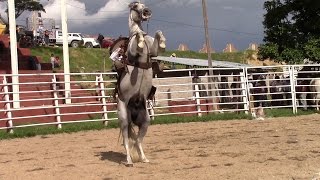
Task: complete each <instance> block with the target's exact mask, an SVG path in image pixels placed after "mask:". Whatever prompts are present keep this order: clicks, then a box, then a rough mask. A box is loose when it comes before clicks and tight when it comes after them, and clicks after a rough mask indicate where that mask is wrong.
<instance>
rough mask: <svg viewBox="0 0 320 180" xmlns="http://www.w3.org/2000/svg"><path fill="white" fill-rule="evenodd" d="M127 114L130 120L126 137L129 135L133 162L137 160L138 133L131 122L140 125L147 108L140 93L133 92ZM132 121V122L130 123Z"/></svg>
mask: <svg viewBox="0 0 320 180" xmlns="http://www.w3.org/2000/svg"><path fill="white" fill-rule="evenodd" d="M128 110H129V113H130V114H129V116H130V118H131V121H130V122H129V124H128V137H129V148H130V156H131V158H132V161H133V162H137V161H139V154H138V147H137V138H138V135H137V133H136V132H135V130H134V128H133V124H135V125H137V126H138V127H140V126H141V125H142V124H143V123H144V121H146V116H147V108H146V99H145V98H144V96H143V95H142V94H135V95H134V96H132V97H131V98H130V100H129V103H128ZM132 123H133V124H132Z"/></svg>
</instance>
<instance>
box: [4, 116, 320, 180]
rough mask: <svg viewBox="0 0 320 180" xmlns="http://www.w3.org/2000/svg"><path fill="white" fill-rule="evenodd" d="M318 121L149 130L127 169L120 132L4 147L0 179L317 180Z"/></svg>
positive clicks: (319, 172)
mask: <svg viewBox="0 0 320 180" xmlns="http://www.w3.org/2000/svg"><path fill="white" fill-rule="evenodd" d="M319 127H320V115H308V116H301V117H296V118H274V119H267V120H265V121H256V120H251V121H250V120H236V121H220V122H208V123H186V124H172V125H154V126H151V127H150V129H149V132H148V135H147V137H146V138H145V153H146V155H147V157H148V158H149V160H150V161H151V162H150V163H147V164H145V163H137V164H135V165H134V167H125V166H124V165H123V164H122V163H121V162H123V161H124V160H125V155H124V149H123V147H122V146H121V144H120V143H118V141H117V140H118V133H119V132H118V129H111V130H103V131H89V132H80V133H73V134H59V135H47V136H38V137H34V138H25V139H14V140H2V141H0V147H1V149H0V179H46V180H47V179H104V180H108V179H255V180H256V179H295V180H297V179H320V129H319Z"/></svg>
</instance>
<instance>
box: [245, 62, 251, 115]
mask: <svg viewBox="0 0 320 180" xmlns="http://www.w3.org/2000/svg"><path fill="white" fill-rule="evenodd" d="M244 70H245V81H246V93H247V100H248V110H249V111H250V113H252V106H253V105H252V102H251V92H250V88H252V87H251V86H250V85H249V74H248V68H247V67H245V68H244Z"/></svg>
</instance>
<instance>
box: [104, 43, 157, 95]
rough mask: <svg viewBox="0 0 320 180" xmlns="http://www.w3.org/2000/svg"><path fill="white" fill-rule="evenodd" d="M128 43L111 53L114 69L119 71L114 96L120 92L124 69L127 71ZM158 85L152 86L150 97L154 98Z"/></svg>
mask: <svg viewBox="0 0 320 180" xmlns="http://www.w3.org/2000/svg"><path fill="white" fill-rule="evenodd" d="M126 47H127V46H126V45H125V44H121V45H120V46H119V47H118V48H117V49H116V50H115V51H113V52H112V54H111V55H110V59H111V60H112V63H113V67H112V70H113V71H115V72H117V74H118V76H117V84H116V89H115V92H114V97H115V94H117V93H118V88H119V84H120V77H121V74H122V73H123V71H126V72H127V69H126V68H127V66H126V64H125V61H126V60H127V55H126ZM156 89H157V88H156V87H155V86H152V87H151V91H150V93H149V96H148V99H154V95H155V92H156Z"/></svg>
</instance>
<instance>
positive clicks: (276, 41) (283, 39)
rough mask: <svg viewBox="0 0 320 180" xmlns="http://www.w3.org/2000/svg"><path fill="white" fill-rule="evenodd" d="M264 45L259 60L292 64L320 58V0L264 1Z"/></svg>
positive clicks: (261, 47) (260, 50)
mask: <svg viewBox="0 0 320 180" xmlns="http://www.w3.org/2000/svg"><path fill="white" fill-rule="evenodd" d="M264 9H265V10H266V11H267V13H266V14H265V15H264V21H263V25H264V28H265V37H264V39H263V41H264V44H263V45H261V46H260V48H259V57H260V59H267V58H272V59H275V60H277V61H285V62H289V63H298V62H301V61H302V60H303V59H304V58H309V59H310V60H312V61H320V56H319V52H317V50H319V49H320V43H319V42H320V1H316V0H269V1H266V2H265V3H264Z"/></svg>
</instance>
